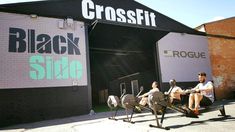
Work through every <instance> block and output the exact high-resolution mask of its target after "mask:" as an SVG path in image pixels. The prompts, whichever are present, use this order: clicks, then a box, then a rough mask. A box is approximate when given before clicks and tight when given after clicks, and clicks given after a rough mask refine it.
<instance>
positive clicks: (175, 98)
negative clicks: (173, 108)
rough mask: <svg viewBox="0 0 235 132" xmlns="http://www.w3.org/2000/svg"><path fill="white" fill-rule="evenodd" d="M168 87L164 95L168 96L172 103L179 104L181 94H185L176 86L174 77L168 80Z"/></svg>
mask: <svg viewBox="0 0 235 132" xmlns="http://www.w3.org/2000/svg"><path fill="white" fill-rule="evenodd" d="M169 84H170V89H169V90H168V92H165V94H166V95H169V96H170V102H171V103H172V104H175V105H176V104H181V97H180V96H181V95H182V94H185V92H184V91H183V90H182V89H181V88H180V87H178V86H176V81H175V79H172V80H170V81H169Z"/></svg>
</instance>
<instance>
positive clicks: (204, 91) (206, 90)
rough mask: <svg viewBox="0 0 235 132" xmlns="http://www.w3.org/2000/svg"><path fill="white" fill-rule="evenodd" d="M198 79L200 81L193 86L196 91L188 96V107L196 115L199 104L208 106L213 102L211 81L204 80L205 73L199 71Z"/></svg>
mask: <svg viewBox="0 0 235 132" xmlns="http://www.w3.org/2000/svg"><path fill="white" fill-rule="evenodd" d="M198 80H199V82H200V83H199V84H198V85H197V86H196V87H195V88H193V89H194V90H195V91H196V92H195V93H191V94H190V96H189V109H191V110H193V111H194V113H195V114H196V115H198V114H199V111H198V109H199V106H209V105H212V104H213V102H214V91H213V84H212V82H211V81H208V82H206V73H205V72H200V73H199V74H198ZM193 104H194V109H193Z"/></svg>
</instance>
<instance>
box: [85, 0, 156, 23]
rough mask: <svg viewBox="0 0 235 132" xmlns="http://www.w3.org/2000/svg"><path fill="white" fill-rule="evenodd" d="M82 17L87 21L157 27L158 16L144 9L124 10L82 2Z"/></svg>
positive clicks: (88, 1) (90, 1)
mask: <svg viewBox="0 0 235 132" xmlns="http://www.w3.org/2000/svg"><path fill="white" fill-rule="evenodd" d="M82 16H83V17H84V18H85V19H90V20H93V19H102V20H107V21H115V22H121V23H128V24H136V25H144V26H151V27H156V15H155V13H154V12H149V11H146V10H143V9H135V10H124V9H122V8H113V7H111V6H103V5H98V4H95V3H94V2H93V1H92V0H82Z"/></svg>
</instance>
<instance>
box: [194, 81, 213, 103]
mask: <svg viewBox="0 0 235 132" xmlns="http://www.w3.org/2000/svg"><path fill="white" fill-rule="evenodd" d="M207 87H212V89H211V90H210V91H207V92H206V91H203V90H204V89H207ZM195 88H199V90H202V91H201V93H202V95H204V96H206V97H207V98H209V99H210V100H211V102H214V99H215V98H214V91H213V83H212V82H211V81H208V82H205V83H199V84H198V85H197V86H196V87H195Z"/></svg>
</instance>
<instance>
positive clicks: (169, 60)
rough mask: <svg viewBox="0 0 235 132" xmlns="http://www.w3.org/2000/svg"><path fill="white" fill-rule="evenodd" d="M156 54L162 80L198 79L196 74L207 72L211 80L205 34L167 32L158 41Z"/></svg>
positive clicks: (183, 80) (187, 80) (186, 80)
mask: <svg viewBox="0 0 235 132" xmlns="http://www.w3.org/2000/svg"><path fill="white" fill-rule="evenodd" d="M157 46H158V54H159V61H160V71H161V78H162V82H168V81H169V80H170V79H176V81H178V82H194V81H198V78H197V74H198V73H199V72H201V71H203V72H206V73H207V79H209V80H211V79H212V75H211V65H210V58H209V54H208V43H207V38H206V37H205V36H199V35H189V34H180V33H169V34H168V35H166V36H165V37H163V38H162V39H161V40H159V41H158V44H157Z"/></svg>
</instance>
